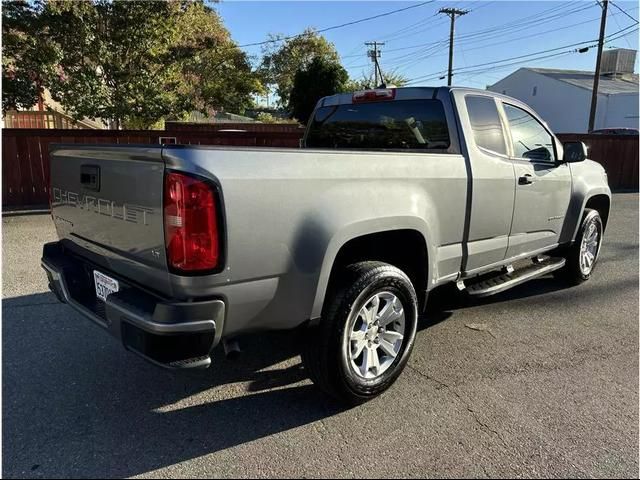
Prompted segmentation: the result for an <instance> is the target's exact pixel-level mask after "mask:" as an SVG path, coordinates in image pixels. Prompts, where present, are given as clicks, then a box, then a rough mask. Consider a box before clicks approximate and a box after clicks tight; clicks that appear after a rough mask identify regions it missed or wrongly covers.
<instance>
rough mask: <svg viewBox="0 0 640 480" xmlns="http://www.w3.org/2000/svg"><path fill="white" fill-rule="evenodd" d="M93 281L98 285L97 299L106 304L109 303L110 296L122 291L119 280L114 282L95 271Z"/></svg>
mask: <svg viewBox="0 0 640 480" xmlns="http://www.w3.org/2000/svg"><path fill="white" fill-rule="evenodd" d="M93 280H94V283H95V284H96V297H98V298H99V299H100V300H102V301H104V302H106V301H107V297H108V296H109V295H111V294H112V293H115V292H117V291H118V290H120V285H119V284H118V281H117V280H114V279H113V278H111V277H108V276H107V275H105V274H104V273H100V272H99V271H97V270H94V271H93Z"/></svg>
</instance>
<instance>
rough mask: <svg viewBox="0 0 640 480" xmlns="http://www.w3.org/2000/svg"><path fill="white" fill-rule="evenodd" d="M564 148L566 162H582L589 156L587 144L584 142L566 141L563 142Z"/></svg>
mask: <svg viewBox="0 0 640 480" xmlns="http://www.w3.org/2000/svg"><path fill="white" fill-rule="evenodd" d="M562 148H563V150H564V158H563V159H562V160H563V161H565V162H571V163H573V162H582V161H583V160H586V158H587V146H586V145H585V144H584V142H564V143H563V144H562Z"/></svg>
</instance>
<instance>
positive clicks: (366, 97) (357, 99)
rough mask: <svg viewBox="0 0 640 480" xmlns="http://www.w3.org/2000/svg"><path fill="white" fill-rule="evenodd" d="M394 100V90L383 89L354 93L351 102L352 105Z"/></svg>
mask: <svg viewBox="0 0 640 480" xmlns="http://www.w3.org/2000/svg"><path fill="white" fill-rule="evenodd" d="M394 98H396V90H395V88H385V89H376V90H362V91H360V92H355V93H354V94H353V96H352V97H351V101H352V102H353V103H364V102H379V101H381V100H393V99H394Z"/></svg>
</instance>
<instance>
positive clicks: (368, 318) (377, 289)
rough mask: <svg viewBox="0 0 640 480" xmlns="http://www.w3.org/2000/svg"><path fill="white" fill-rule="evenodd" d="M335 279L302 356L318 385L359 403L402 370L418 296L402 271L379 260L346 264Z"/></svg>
mask: <svg viewBox="0 0 640 480" xmlns="http://www.w3.org/2000/svg"><path fill="white" fill-rule="evenodd" d="M337 284H338V285H337V287H336V288H335V289H333V292H332V293H329V294H328V297H327V303H326V307H325V309H324V312H323V318H322V320H321V321H320V323H319V324H318V325H316V326H313V327H310V329H309V331H308V332H306V334H307V341H306V342H305V343H306V345H305V348H304V351H303V355H302V358H303V362H304V364H305V367H306V368H307V370H308V371H309V376H310V377H311V379H312V380H313V382H314V383H315V384H316V385H317V386H318V387H320V388H321V389H322V390H324V391H325V392H327V393H328V394H330V395H332V396H333V397H336V398H338V399H339V400H341V401H343V402H345V403H349V404H358V403H362V402H364V401H367V400H369V399H371V398H374V397H376V396H377V395H379V394H380V393H382V392H383V391H385V390H386V389H387V388H389V387H390V386H391V385H392V384H393V383H394V382H395V380H396V379H397V378H398V376H399V375H400V373H402V370H403V369H404V367H405V365H406V363H407V360H408V358H409V355H410V353H411V350H412V348H413V343H414V339H415V335H416V328H417V320H418V314H417V311H418V309H417V303H418V302H417V298H416V293H415V290H414V288H413V285H412V284H411V281H410V280H409V278H408V277H407V276H406V274H405V273H404V272H402V271H401V270H399V269H398V268H396V267H394V266H392V265H389V264H386V263H382V262H360V263H356V264H353V265H350V266H348V267H346V269H345V270H344V272H342V275H341V277H340V279H339V280H338V282H337Z"/></svg>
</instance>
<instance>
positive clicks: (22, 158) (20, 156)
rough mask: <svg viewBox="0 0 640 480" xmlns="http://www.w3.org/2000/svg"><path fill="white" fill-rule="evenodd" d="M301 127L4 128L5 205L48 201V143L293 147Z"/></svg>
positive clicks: (40, 204) (34, 204)
mask: <svg viewBox="0 0 640 480" xmlns="http://www.w3.org/2000/svg"><path fill="white" fill-rule="evenodd" d="M300 138H302V133H301V132H300V131H294V132H287V131H279V132H278V131H271V132H216V131H205V130H202V131H199V130H196V131H182V130H179V131H167V130H52V129H33V128H28V129H21V128H3V129H2V207H3V208H12V209H15V208H33V207H46V206H47V205H48V203H49V145H50V144H52V143H115V144H156V145H157V144H159V143H181V144H189V145H234V146H252V147H291V148H296V147H298V146H299V144H300Z"/></svg>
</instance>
